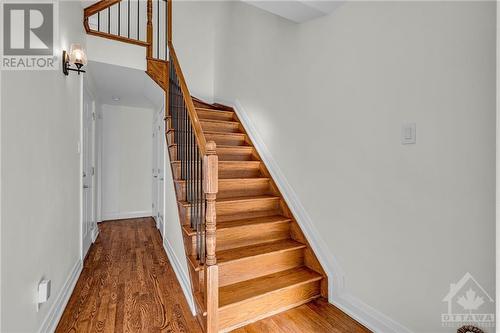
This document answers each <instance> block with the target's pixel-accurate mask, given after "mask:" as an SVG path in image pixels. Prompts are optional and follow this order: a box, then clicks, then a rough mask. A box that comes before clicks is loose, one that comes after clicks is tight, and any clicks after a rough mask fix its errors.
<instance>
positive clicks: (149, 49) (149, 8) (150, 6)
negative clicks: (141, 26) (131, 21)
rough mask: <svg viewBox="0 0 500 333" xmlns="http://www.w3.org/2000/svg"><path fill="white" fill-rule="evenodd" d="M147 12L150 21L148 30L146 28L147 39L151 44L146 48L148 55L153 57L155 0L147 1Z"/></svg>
mask: <svg viewBox="0 0 500 333" xmlns="http://www.w3.org/2000/svg"><path fill="white" fill-rule="evenodd" d="M147 13H148V22H147V30H146V39H147V41H146V42H147V43H148V44H149V45H148V47H147V48H146V53H147V54H146V57H147V58H152V57H153V0H148V3H147Z"/></svg>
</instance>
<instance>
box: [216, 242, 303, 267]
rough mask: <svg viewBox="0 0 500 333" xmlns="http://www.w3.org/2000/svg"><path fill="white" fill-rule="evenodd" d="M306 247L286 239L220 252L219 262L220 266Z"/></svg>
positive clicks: (218, 254)
mask: <svg viewBox="0 0 500 333" xmlns="http://www.w3.org/2000/svg"><path fill="white" fill-rule="evenodd" d="M304 247H305V245H304V244H302V243H299V242H297V241H294V240H292V239H285V240H280V241H276V242H268V243H262V244H255V245H248V246H243V247H238V248H233V249H229V250H222V251H218V252H217V254H216V256H217V261H218V263H219V265H223V264H224V263H227V262H231V261H237V260H241V259H245V258H249V257H255V256H260V255H266V254H269V253H275V252H285V251H291V250H297V249H301V248H304Z"/></svg>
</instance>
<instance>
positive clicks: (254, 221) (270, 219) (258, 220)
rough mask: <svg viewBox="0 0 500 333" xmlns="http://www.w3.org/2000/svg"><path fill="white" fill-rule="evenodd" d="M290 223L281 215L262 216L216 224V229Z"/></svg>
mask: <svg viewBox="0 0 500 333" xmlns="http://www.w3.org/2000/svg"><path fill="white" fill-rule="evenodd" d="M289 221H291V219H290V218H288V217H286V216H283V215H271V216H263V217H255V218H250V219H248V218H247V219H241V220H230V221H224V222H219V223H217V229H228V228H237V227H242V226H249V225H258V224H269V223H284V222H289Z"/></svg>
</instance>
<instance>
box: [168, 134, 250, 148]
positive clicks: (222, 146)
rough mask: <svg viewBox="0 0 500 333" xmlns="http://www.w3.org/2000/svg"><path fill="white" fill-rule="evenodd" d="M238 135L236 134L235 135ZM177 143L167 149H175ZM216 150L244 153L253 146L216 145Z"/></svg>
mask: <svg viewBox="0 0 500 333" xmlns="http://www.w3.org/2000/svg"><path fill="white" fill-rule="evenodd" d="M236 134H238V133H236ZM176 146H177V143H172V144H169V145H168V147H169V148H170V147H176ZM216 149H228V150H244V151H252V150H253V146H228V145H218V146H217V148H216Z"/></svg>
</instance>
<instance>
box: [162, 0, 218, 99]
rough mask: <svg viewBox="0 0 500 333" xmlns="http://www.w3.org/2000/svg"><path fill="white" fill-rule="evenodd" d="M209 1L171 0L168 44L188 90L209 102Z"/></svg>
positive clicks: (211, 91) (212, 12)
mask: <svg viewBox="0 0 500 333" xmlns="http://www.w3.org/2000/svg"><path fill="white" fill-rule="evenodd" d="M218 7H219V4H218V3H216V2H211V1H174V2H173V6H172V43H173V44H174V47H175V52H176V53H177V57H178V58H179V63H180V65H181V67H182V71H183V74H184V77H185V79H186V82H187V84H188V88H189V92H190V93H191V95H192V96H196V97H198V98H201V99H204V100H206V101H207V102H211V101H212V100H213V97H214V65H215V62H214V56H215V45H214V38H215V27H216V21H215V15H216V10H217V9H218Z"/></svg>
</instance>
